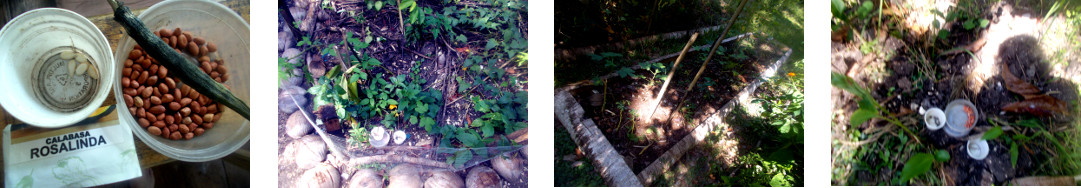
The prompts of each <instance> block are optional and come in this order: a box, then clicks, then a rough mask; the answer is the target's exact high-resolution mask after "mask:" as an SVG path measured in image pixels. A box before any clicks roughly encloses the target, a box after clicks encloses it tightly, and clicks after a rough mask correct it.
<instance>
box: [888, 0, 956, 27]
mask: <svg viewBox="0 0 1081 188" xmlns="http://www.w3.org/2000/svg"><path fill="white" fill-rule="evenodd" d="M893 2H894V4H900V5H901V6H900V7H901V8H902V9H903V10H900V11H902V12H905V13H904V14H903V15H905V26H906V27H907V28H908V31H909V32H910V33H911V34H912V35H913V36H933V34H934V33H928V32H934V31H935V27H936V26H935V21H938V23H940V24H941V25H945V22H946V20H945V18H944V17H943V16H945V15H939V14H936V13H935V11H938V12H943V13H944V12H947V10H949V9H950V8H952V7H954V6H956V5H957V3H955V2H954V1H952V0H912V1H900V2H898V1H897V0H894V1H893ZM926 34H931V35H926Z"/></svg>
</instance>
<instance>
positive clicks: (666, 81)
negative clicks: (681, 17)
mask: <svg viewBox="0 0 1081 188" xmlns="http://www.w3.org/2000/svg"><path fill="white" fill-rule="evenodd" d="M721 38H724V36H721ZM697 39H698V33H697V32H695V33H694V34H692V35H691V40H687V45H685V46H683V50H680V51H679V57H677V58H676V61H675V62H673V63H672V70H669V71H668V77H667V78H665V79H664V84H663V85H661V92H660V93H658V94H657V99H655V100H653V104H652V105H650V106H653V110H650V112H649V118H647V119H653V114H654V113H657V106H658V105H660V104H661V100H662V99H664V93H665V90H667V89H668V84H670V83H672V77H673V76H675V75H676V68H679V62H680V61H682V60H683V57H684V56H685V55H686V54H687V51H688V50H690V49H691V45H694V41H695V40H697Z"/></svg>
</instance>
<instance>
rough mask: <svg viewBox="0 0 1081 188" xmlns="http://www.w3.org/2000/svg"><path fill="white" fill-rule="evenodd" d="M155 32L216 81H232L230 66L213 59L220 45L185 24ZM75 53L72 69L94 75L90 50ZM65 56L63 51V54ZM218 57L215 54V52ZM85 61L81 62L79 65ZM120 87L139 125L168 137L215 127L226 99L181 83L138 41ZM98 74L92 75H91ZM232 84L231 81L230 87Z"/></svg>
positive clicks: (188, 135) (126, 62)
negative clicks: (192, 58) (220, 100)
mask: <svg viewBox="0 0 1081 188" xmlns="http://www.w3.org/2000/svg"><path fill="white" fill-rule="evenodd" d="M154 34H155V35H157V36H158V37H160V38H161V39H162V40H164V41H165V42H166V43H168V44H169V46H171V47H173V48H174V50H176V51H177V52H180V53H187V54H189V55H192V56H195V57H196V58H197V60H198V62H199V64H198V66H199V68H200V69H202V71H203V73H206V74H207V75H208V76H210V77H211V78H213V79H214V80H215V81H218V82H224V81H225V80H228V78H229V74H228V69H227V67H226V66H224V61H222V60H221V59H213V58H214V57H211V56H210V55H209V54H211V53H215V52H217V50H218V49H217V45H215V44H214V43H213V42H211V41H207V40H206V39H204V38H201V37H193V36H192V34H191V32H187V31H183V30H181V29H180V28H174V29H159V30H157V31H154ZM68 55H70V56H72V57H71V59H73V61H72V62H79V63H72V64H71V65H73V66H72V67H71V69H73V70H71V71H69V72H71V73H72V74H73V75H76V74H78V75H81V74H87V75H89V76H91V77H95V76H96V74H98V73H97V72H96V70H91V69H92V68H96V67H89V66H90V65H89V64H88V63H82V62H86V61H87V60H88V59H87V57H85V55H80V54H75V53H69V54H68ZM61 56H62V57H67V56H65V54H64V53H62V54H61ZM215 57H216V56H215ZM80 63H82V64H80ZM121 68H122V72H121V73H122V75H123V76H122V77H121V78H120V79H121V86H122V87H123V88H122V90H121V91H123V96H124V98H123V100H124V102H125V103H126V104H127V106H128V111H129V112H131V113H132V116H134V118H136V119H137V122H138V123H139V125H140V126H142V127H144V128H145V129H146V130H147V132H148V133H150V134H152V135H159V136H162V137H164V138H167V139H173V140H179V139H192V138H193V137H195V136H199V135H202V134H203V133H205V131H206V130H207V129H210V128H212V127H214V122H216V121H218V120H219V119H221V117H222V111H223V110H224V109H223V108H224V107H223V106H222V105H221V104H218V103H217V102H214V101H212V100H210V98H209V97H207V96H204V95H202V94H201V93H199V92H198V91H195V90H194V89H192V88H191V87H189V86H187V85H184V84H183V83H178V82H179V80H177V79H176V78H173V77H171V76H170V75H169V70H168V69H167V68H165V67H164V66H162V65H160V64H159V62H158V61H157V60H155V59H153V58H152V57H150V55H149V54H147V53H146V51H144V50H143V48H142V47H140V46H138V45H136V46H135V47H134V48H133V49H132V50H131V51H130V52H129V53H128V58H127V59H125V60H124V67H121ZM91 74H93V75H91ZM226 88H228V86H226Z"/></svg>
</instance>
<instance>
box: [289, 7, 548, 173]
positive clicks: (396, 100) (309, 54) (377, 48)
mask: <svg viewBox="0 0 1081 188" xmlns="http://www.w3.org/2000/svg"><path fill="white" fill-rule="evenodd" d="M399 2H400V3H401V4H399ZM279 8H281V10H284V11H283V13H282V14H281V15H280V16H279V26H281V27H280V28H279V30H278V31H279V51H278V52H279V55H280V57H279V62H278V66H279V67H278V69H279V72H278V75H279V81H280V82H281V83H280V84H279V86H280V88H281V90H279V104H278V107H279V110H280V111H279V121H278V129H279V135H278V136H279V139H278V142H279V144H278V145H279V148H278V153H279V185H280V186H286V187H289V186H293V185H296V184H295V182H302V181H304V179H303V178H300V175H301V174H302V173H305V171H311V170H309V169H311V168H312V167H310V166H308V165H300V164H299V163H298V162H295V161H298V160H301V159H302V158H303V157H304V156H303V155H302V154H301V153H302V152H300V150H299V149H290V147H293V146H292V145H294V144H295V145H298V146H296V147H297V148H302V146H303V147H310V144H311V143H309V142H305V139H303V138H302V137H309V138H310V137H312V136H313V135H314V136H318V138H321V139H318V142H320V143H325V144H326V146H327V148H322V149H323V150H322V153H321V154H320V155H326V156H327V157H325V159H320V160H318V161H320V163H321V164H329V165H332V166H333V167H334V168H335V169H337V170H338V171H340V172H342V174H345V175H349V174H352V173H353V172H356V171H362V170H367V169H372V170H375V171H376V174H377V175H380V176H382V175H386V176H393V175H391V174H393V173H392V172H391V170H390V169H391V168H394V167H396V166H400V165H405V164H411V165H418V166H421V168H417V169H420V171H421V175H420V177H419V179H418V180H424V179H429V177H431V176H434V175H433V174H434V173H437V172H440V171H450V172H452V173H453V174H455V175H457V177H460V178H461V179H462V180H465V179H466V175H467V173H468V172H469V171H472V170H476V169H482V168H495V169H496V170H497V171H499V170H500V169H499V168H497V167H496V166H497V165H495V164H494V163H495V162H491V161H494V160H493V159H502V158H500V157H499V156H497V155H498V154H506V155H508V156H510V157H507V159H508V160H511V159H512V158H513V160H512V161H513V164H515V165H518V166H520V167H521V168H520V169H518V170H517V172H516V173H514V174H516V175H519V176H515V177H523V178H510V177H507V174H502V172H500V173H501V174H500V175H499V176H497V177H496V178H497V179H496V180H495V181H491V182H489V183H496V185H498V186H500V187H526V186H527V184H528V181H527V178H524V177H527V174H528V173H527V169H528V167H527V166H526V163H525V162H524V161H525V159H524V155H525V153H527V151H523V150H526V149H523V148H525V146H526V145H527V144H528V141H527V139H528V136H527V134H528V133H527V132H526V131H525V130H526V129H527V125H528V116H527V115H528V112H527V108H526V107H527V102H528V100H527V99H528V95H527V93H528V86H527V84H526V83H525V81H526V80H528V69H527V62H528V55H527V54H528V51H527V49H526V47H527V46H528V45H527V44H528V43H527V36H528V35H527V33H528V29H527V28H526V24H525V23H527V21H528V18H527V15H528V14H527V12H526V10H528V9H527V6H526V2H525V1H517V0H497V1H486V2H475V1H454V2H444V1H439V0H404V1H362V2H356V1H316V2H308V1H296V2H287V4H286V5H280V6H279ZM282 16H287V17H282ZM290 26H295V27H290ZM290 93H293V94H295V96H296V98H298V99H302V101H301V102H300V104H299V105H298V104H294V103H292V100H291V99H289V97H288V96H289V94H290ZM296 106H299V108H300V109H301V110H299V111H297V110H295V109H296V108H297V107H296ZM288 108H292V109H294V110H285V109H288ZM294 111H295V112H294ZM301 111H303V112H305V113H307V114H305V115H304V116H302V118H298V119H303V120H304V121H310V122H315V123H316V125H315V126H314V127H316V128H315V129H316V131H310V130H309V131H303V132H300V133H298V134H300V136H298V135H293V134H292V133H290V134H288V135H287V134H286V132H296V131H294V130H293V129H292V128H291V127H304V126H310V125H304V126H291V125H290V124H295V123H291V122H290V121H288V118H289V117H290V116H295V115H294V114H298V113H301ZM298 122H303V121H298ZM376 128H384V129H386V130H388V132H387V133H391V132H393V131H402V132H404V133H405V134H406V135H408V137H407V138H406V139H405V141H404V142H403V143H400V144H398V143H394V142H390V143H389V144H388V145H386V146H378V145H379V144H377V143H378V142H377V141H376V140H372V138H373V134H371V133H372V130H374V129H376ZM296 130H300V129H296ZM388 137H389V136H388ZM297 138H300V139H297ZM310 140H311V139H309V141H310ZM335 148H336V149H335ZM305 149H307V148H305ZM327 150H329V151H327ZM339 151H340V152H339ZM316 153H320V152H316ZM490 160H491V161H490ZM508 164H510V163H508ZM499 177H502V179H498V178H499ZM393 179H394V178H393V177H392V178H391V180H390V181H389V182H390V183H391V184H393V182H394V180H393ZM347 181H352V178H351V177H349V176H343V178H342V181H341V182H342V185H345V182H347ZM413 182H416V181H413ZM380 183H383V181H380ZM417 183H423V182H417ZM418 185H419V184H418Z"/></svg>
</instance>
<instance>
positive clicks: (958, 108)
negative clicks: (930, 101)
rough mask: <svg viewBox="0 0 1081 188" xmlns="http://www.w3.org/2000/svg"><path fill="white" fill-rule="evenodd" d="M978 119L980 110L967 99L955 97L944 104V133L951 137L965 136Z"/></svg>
mask: <svg viewBox="0 0 1081 188" xmlns="http://www.w3.org/2000/svg"><path fill="white" fill-rule="evenodd" d="M979 121H980V111H979V110H978V109H976V105H973V104H972V102H969V101H968V100H964V99H957V100H953V101H950V103H949V104H948V105H946V134H947V135H950V136H951V137H954V138H960V137H964V136H967V135H968V133H969V131H972V128H973V127H976V122H979Z"/></svg>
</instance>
